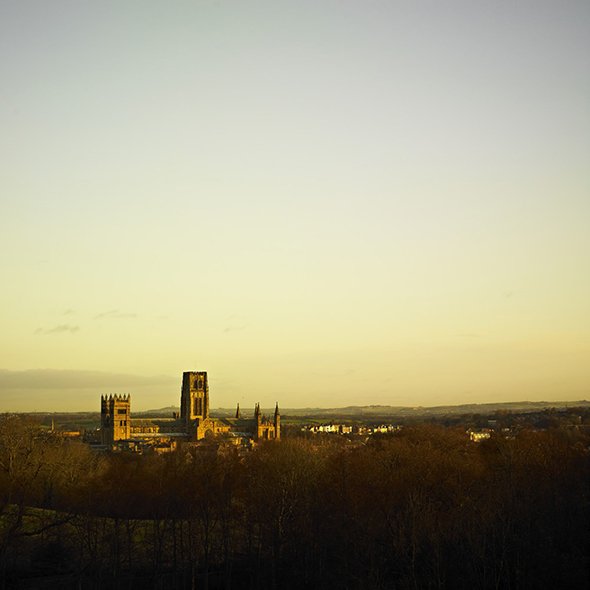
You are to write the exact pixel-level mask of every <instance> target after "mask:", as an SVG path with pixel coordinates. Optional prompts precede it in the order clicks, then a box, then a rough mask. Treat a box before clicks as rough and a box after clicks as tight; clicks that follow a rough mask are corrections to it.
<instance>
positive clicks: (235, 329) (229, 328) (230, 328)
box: [223, 326, 247, 334]
mask: <svg viewBox="0 0 590 590" xmlns="http://www.w3.org/2000/svg"><path fill="white" fill-rule="evenodd" d="M246 328H247V326H227V327H226V328H224V330H223V333H224V334H229V333H230V332H241V331H242V330H245V329H246Z"/></svg>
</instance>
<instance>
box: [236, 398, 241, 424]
mask: <svg viewBox="0 0 590 590" xmlns="http://www.w3.org/2000/svg"><path fill="white" fill-rule="evenodd" d="M241 417H242V415H241V414H240V403H239V402H238V405H237V407H236V420H239V419H240V418H241Z"/></svg>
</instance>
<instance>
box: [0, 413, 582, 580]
mask: <svg viewBox="0 0 590 590" xmlns="http://www.w3.org/2000/svg"><path fill="white" fill-rule="evenodd" d="M588 443H589V441H588V440H587V439H585V438H583V437H581V436H579V437H577V438H575V437H572V436H564V435H563V433H562V432H560V431H553V432H532V431H529V432H523V433H521V434H520V435H519V436H518V437H516V438H515V439H513V440H505V439H503V438H492V439H490V440H487V441H484V442H482V443H479V444H474V443H471V442H470V441H469V440H468V439H467V437H466V436H465V433H464V431H462V430H453V429H444V428H442V427H436V426H432V425H429V426H417V427H413V428H405V429H403V430H402V431H401V432H400V433H397V434H395V435H384V436H375V437H372V438H370V439H368V440H367V441H365V442H364V444H361V443H358V444H351V443H349V442H348V441H345V440H344V439H342V438H338V437H334V438H325V439H316V440H313V441H309V440H301V439H292V440H290V439H286V440H284V441H281V442H280V443H269V444H266V445H261V446H260V447H258V448H257V449H255V450H254V451H252V452H250V453H248V454H246V455H245V456H243V457H241V456H240V455H239V454H238V453H237V452H236V450H235V449H231V448H221V449H222V450H221V451H220V450H219V449H218V448H217V447H216V446H211V447H185V448H184V449H183V450H181V451H179V452H176V453H173V454H170V455H166V456H147V455H146V456H132V455H125V454H119V455H114V454H112V455H104V454H96V453H93V452H92V451H90V449H89V448H88V447H86V446H85V445H83V444H79V443H72V442H64V441H62V440H61V439H59V438H58V437H56V436H55V435H53V434H51V433H49V432H47V431H46V430H45V431H44V430H41V429H40V428H39V426H38V425H36V424H34V423H32V422H29V421H27V420H25V419H22V418H20V417H17V416H4V417H1V418H0V583H1V585H2V586H3V587H20V588H49V587H60V588H68V587H71V588H122V589H123V588H125V589H127V588H228V589H229V588H234V589H238V590H239V589H242V588H243V589H250V588H252V589H255V588H286V589H288V588H322V587H324V588H343V589H351V590H352V589H359V590H361V589H380V588H396V589H397V588H400V589H406V588H407V589H411V588H412V589H416V588H453V589H455V588H457V589H461V588H473V587H478V588H544V587H545V588H558V587H559V588H586V584H587V581H588V557H587V547H588V546H589V543H588V541H590V539H589V538H588V536H589V535H588V531H589V528H590V527H589V524H590V521H589V514H590V504H589V501H590V498H589V486H588V484H589V482H590V480H589V475H590V457H589V453H588V448H589V447H588Z"/></svg>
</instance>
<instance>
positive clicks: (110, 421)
mask: <svg viewBox="0 0 590 590" xmlns="http://www.w3.org/2000/svg"><path fill="white" fill-rule="evenodd" d="M100 409H101V412H100V438H101V443H102V444H103V445H105V446H107V447H111V448H112V447H113V446H119V447H121V446H125V444H127V446H130V447H133V445H134V443H140V442H142V443H144V444H146V443H147V442H150V443H153V444H168V446H169V447H170V448H175V447H176V444H177V443H179V442H197V441H202V440H203V439H215V438H223V439H226V440H229V441H235V442H234V444H237V443H238V442H239V441H254V442H258V441H262V440H279V439H280V438H281V415H280V412H279V405H278V403H277V404H276V407H275V411H274V416H273V417H272V418H267V417H266V416H264V415H262V413H261V410H260V404H258V403H257V404H256V406H255V408H254V416H253V418H244V417H242V415H241V412H240V406H239V404H238V406H237V409H236V415H235V417H234V418H223V419H222V418H212V417H211V416H210V415H209V383H208V381H207V372H206V371H186V372H185V373H183V374H182V387H181V393H180V415H178V414H177V413H175V414H174V416H173V417H172V418H171V419H167V420H155V419H154V420H146V419H141V420H132V419H131V396H130V395H108V396H107V395H103V396H101V408H100ZM152 446H153V445H152Z"/></svg>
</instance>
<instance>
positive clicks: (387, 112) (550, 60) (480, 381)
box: [0, 0, 590, 411]
mask: <svg viewBox="0 0 590 590" xmlns="http://www.w3.org/2000/svg"><path fill="white" fill-rule="evenodd" d="M589 30H590V3H588V2H587V1H585V0H581V1H575V0H571V1H570V0H560V1H557V0H555V1H551V2H547V1H545V0H534V1H529V0H511V1H508V0H494V1H476V0H463V1H456V0H445V1H444V2H441V1H430V2H425V1H422V0H411V1H410V0H408V1H396V0H388V1H381V0H362V1H361V0H357V1H353V0H339V1H336V0H272V1H271V0H268V1H267V0H240V1H237V0H235V1H228V0H218V1H213V0H208V1H205V0H202V1H199V0H192V1H182V0H170V1H167V2H162V1H159V0H158V1H155V0H141V1H139V0H138V1H132V0H126V1H121V0H100V1H96V2H91V1H86V0H77V1H65V0H53V1H52V2H47V1H46V0H37V1H30V0H0V129H1V133H0V411H35V410H36V411H64V410H71V411H78V410H98V408H99V397H100V395H101V394H104V393H131V395H132V400H133V401H132V409H134V410H141V409H148V408H160V407H164V406H168V405H173V404H176V405H177V404H178V402H179V396H180V386H181V378H182V372H183V371H189V370H206V371H208V375H209V383H210V388H211V393H210V395H211V406H212V407H231V406H233V405H234V404H235V403H236V402H239V403H240V406H241V407H242V408H247V407H249V406H250V405H251V406H252V407H253V405H254V403H255V402H261V404H262V406H263V407H270V406H272V405H274V402H275V401H277V400H278V401H279V403H280V404H281V406H282V407H340V406H348V405H370V404H384V405H404V406H435V405H442V404H461V403H485V402H496V401H517V400H554V401H565V400H570V401H571V400H581V399H590V173H589V170H590V167H589V161H590V158H589V156H590V106H589V105H590V36H589V35H588V31H589Z"/></svg>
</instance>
